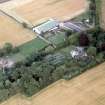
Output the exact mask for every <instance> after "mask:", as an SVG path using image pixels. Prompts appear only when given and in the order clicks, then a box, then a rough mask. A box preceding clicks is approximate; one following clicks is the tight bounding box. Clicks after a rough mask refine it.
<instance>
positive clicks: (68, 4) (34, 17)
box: [12, 0, 87, 24]
mask: <svg viewBox="0 0 105 105" xmlns="http://www.w3.org/2000/svg"><path fill="white" fill-rule="evenodd" d="M20 4H21V3H20ZM20 4H19V5H18V6H16V7H15V8H12V11H15V12H16V13H17V14H18V15H20V16H21V17H22V18H25V19H26V20H28V21H29V22H31V23H33V24H37V23H38V22H41V21H44V20H46V19H49V18H55V19H58V20H64V19H70V18H71V17H74V16H77V15H79V14H81V13H83V12H84V11H85V10H86V4H87V3H86V0H79V2H78V3H77V0H43V1H42V0H30V2H29V1H28V2H27V3H25V4H24V3H23V4H22V5H20Z"/></svg>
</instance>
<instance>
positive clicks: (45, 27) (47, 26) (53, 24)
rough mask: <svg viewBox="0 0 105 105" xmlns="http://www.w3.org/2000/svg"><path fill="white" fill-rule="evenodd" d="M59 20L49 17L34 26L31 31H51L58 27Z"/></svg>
mask: <svg viewBox="0 0 105 105" xmlns="http://www.w3.org/2000/svg"><path fill="white" fill-rule="evenodd" d="M59 23H60V22H59V21H57V20H55V19H49V20H48V21H47V22H45V23H43V24H41V25H39V26H36V27H34V28H33V31H34V32H36V33H37V34H42V33H46V32H48V31H51V30H53V29H56V28H58V27H59Z"/></svg>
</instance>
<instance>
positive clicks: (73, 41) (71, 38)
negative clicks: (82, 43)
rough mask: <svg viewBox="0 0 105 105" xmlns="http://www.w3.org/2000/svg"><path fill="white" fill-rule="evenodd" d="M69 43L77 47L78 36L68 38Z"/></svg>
mask: <svg viewBox="0 0 105 105" xmlns="http://www.w3.org/2000/svg"><path fill="white" fill-rule="evenodd" d="M69 43H70V44H71V45H78V43H79V34H73V35H71V36H70V37H69Z"/></svg>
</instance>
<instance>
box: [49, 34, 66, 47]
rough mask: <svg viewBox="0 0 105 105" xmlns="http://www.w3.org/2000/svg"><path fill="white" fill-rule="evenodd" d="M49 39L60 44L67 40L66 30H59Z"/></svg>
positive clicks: (55, 43)
mask: <svg viewBox="0 0 105 105" xmlns="http://www.w3.org/2000/svg"><path fill="white" fill-rule="evenodd" d="M48 40H49V41H50V42H51V43H52V44H54V45H56V46H57V45H60V44H62V43H64V42H65V32H57V33H56V34H55V35H52V37H49V38H48Z"/></svg>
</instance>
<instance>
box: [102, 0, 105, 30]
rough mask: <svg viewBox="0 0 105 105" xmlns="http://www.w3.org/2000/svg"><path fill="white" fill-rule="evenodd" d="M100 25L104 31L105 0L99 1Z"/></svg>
mask: <svg viewBox="0 0 105 105" xmlns="http://www.w3.org/2000/svg"><path fill="white" fill-rule="evenodd" d="M101 5H102V7H101V13H102V15H101V25H102V27H103V28H104V29H105V0H101Z"/></svg>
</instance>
